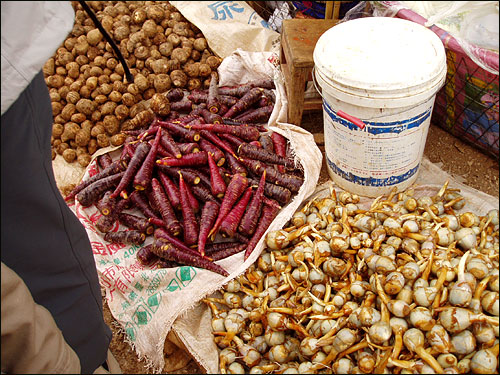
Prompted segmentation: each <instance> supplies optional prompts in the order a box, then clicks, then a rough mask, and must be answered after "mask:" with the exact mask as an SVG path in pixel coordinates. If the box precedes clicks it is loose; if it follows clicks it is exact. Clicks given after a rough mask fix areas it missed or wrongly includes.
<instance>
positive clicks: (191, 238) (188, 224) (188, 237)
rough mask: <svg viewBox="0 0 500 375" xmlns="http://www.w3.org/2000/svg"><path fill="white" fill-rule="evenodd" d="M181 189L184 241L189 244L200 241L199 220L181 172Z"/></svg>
mask: <svg viewBox="0 0 500 375" xmlns="http://www.w3.org/2000/svg"><path fill="white" fill-rule="evenodd" d="M179 191H180V193H181V210H182V222H183V226H184V243H185V244H186V245H188V246H191V245H194V244H196V243H198V222H197V221H196V216H195V214H194V211H193V207H191V203H190V201H189V196H188V192H187V186H186V183H185V181H184V178H183V177H182V173H181V172H179Z"/></svg>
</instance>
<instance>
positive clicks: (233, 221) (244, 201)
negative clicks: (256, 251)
mask: <svg viewBox="0 0 500 375" xmlns="http://www.w3.org/2000/svg"><path fill="white" fill-rule="evenodd" d="M252 194H253V191H252V187H251V186H249V187H248V188H247V189H246V191H245V192H244V193H243V195H242V196H241V198H240V200H239V201H238V202H236V204H235V205H234V206H233V208H232V209H231V211H229V213H228V214H227V215H226V217H225V218H224V220H222V222H221V224H220V228H219V233H220V234H222V236H223V237H234V234H235V233H236V231H237V229H238V225H239V224H240V221H241V218H242V217H243V214H244V213H245V209H246V208H247V206H248V202H250V198H251V197H252Z"/></svg>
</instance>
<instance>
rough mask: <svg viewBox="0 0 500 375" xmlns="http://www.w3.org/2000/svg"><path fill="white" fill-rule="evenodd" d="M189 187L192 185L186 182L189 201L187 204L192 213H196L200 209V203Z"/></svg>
mask: <svg viewBox="0 0 500 375" xmlns="http://www.w3.org/2000/svg"><path fill="white" fill-rule="evenodd" d="M193 186H197V185H193ZM191 187H192V186H191V185H189V184H186V192H187V196H188V201H189V205H190V206H191V208H192V209H193V211H194V213H197V212H198V211H199V210H200V203H199V202H198V199H196V197H195V195H194V194H193V191H192V189H191ZM181 208H182V207H181Z"/></svg>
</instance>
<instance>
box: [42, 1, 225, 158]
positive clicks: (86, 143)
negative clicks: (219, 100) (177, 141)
mask: <svg viewBox="0 0 500 375" xmlns="http://www.w3.org/2000/svg"><path fill="white" fill-rule="evenodd" d="M87 3H88V5H89V6H90V8H91V9H92V10H93V12H95V14H96V17H97V19H98V20H99V21H100V23H101V24H102V26H103V27H104V29H105V30H106V31H107V33H108V34H109V35H110V36H111V38H112V39H113V40H114V41H115V43H116V44H117V45H118V47H119V49H120V51H121V53H122V55H123V57H124V58H125V60H126V63H127V66H128V67H129V68H130V72H131V74H132V76H133V82H128V81H127V79H126V76H125V70H124V67H123V65H122V64H121V63H120V61H119V59H118V56H117V55H116V53H114V51H113V49H112V47H111V45H110V44H109V43H108V42H106V39H105V38H104V36H103V34H102V33H101V32H100V31H99V29H98V28H97V27H96V25H95V24H94V23H93V21H92V20H91V18H90V17H89V16H88V14H87V13H86V12H85V11H84V10H83V9H82V7H81V5H80V4H79V3H78V2H76V1H73V2H72V4H73V7H74V9H75V12H76V19H75V25H74V27H73V30H72V32H71V33H70V35H69V36H68V38H67V39H66V40H65V41H64V42H63V45H61V47H60V48H58V49H57V51H56V53H55V55H54V57H52V58H50V59H49V60H48V61H47V62H46V64H45V66H44V68H43V72H44V76H45V80H46V83H47V85H48V87H49V92H50V98H51V101H52V111H53V116H54V126H53V132H52V157H53V158H55V157H56V155H57V154H59V155H62V156H63V157H64V159H65V160H66V161H67V162H68V163H72V162H74V161H77V162H78V163H79V164H80V165H81V166H83V167H86V166H87V165H88V164H89V162H90V160H91V155H93V154H94V153H95V152H96V151H97V150H98V149H100V148H104V147H108V146H119V145H121V144H123V142H124V138H123V136H122V135H121V134H120V130H121V125H122V123H123V122H124V121H125V120H128V119H131V118H134V117H135V116H136V115H137V113H139V112H141V111H142V110H144V101H146V100H148V99H150V98H151V97H152V96H153V95H154V94H155V93H164V92H166V91H168V90H169V89H171V88H176V87H177V88H183V89H187V90H189V91H192V90H195V89H207V88H208V85H209V82H210V77H211V74H212V73H213V72H215V73H216V72H217V67H218V66H219V64H220V62H221V59H220V58H219V57H217V56H215V55H214V54H213V53H212V52H211V50H210V49H209V48H208V44H207V41H206V39H205V38H204V36H203V34H202V33H201V32H200V30H199V29H198V28H197V27H196V26H195V25H193V24H191V23H190V22H189V21H187V20H186V19H185V18H184V17H183V16H182V15H181V13H179V12H178V11H177V9H176V8H175V7H173V6H172V5H170V4H169V3H168V2H166V1H88V2H87Z"/></svg>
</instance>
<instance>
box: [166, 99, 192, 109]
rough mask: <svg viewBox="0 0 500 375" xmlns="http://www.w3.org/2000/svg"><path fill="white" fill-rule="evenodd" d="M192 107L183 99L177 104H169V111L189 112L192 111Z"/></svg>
mask: <svg viewBox="0 0 500 375" xmlns="http://www.w3.org/2000/svg"><path fill="white" fill-rule="evenodd" d="M193 105H194V103H193V102H192V101H191V100H189V99H187V98H185V99H182V100H179V101H178V102H172V103H170V110H172V111H176V112H190V111H191V110H192V109H193Z"/></svg>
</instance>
